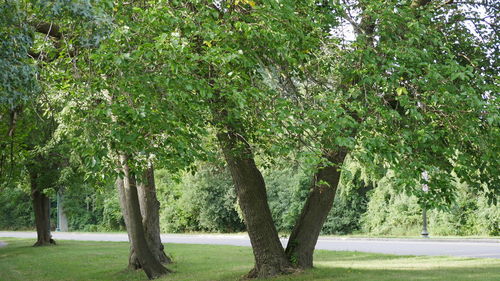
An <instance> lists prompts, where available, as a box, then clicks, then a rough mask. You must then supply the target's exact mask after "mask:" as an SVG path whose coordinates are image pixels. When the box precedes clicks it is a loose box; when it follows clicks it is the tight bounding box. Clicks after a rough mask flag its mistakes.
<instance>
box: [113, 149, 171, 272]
mask: <svg viewBox="0 0 500 281" xmlns="http://www.w3.org/2000/svg"><path fill="white" fill-rule="evenodd" d="M120 161H121V163H122V168H123V173H124V177H123V190H124V194H125V201H126V204H125V208H126V209H127V213H128V225H127V228H128V233H129V238H130V242H131V244H132V247H133V250H134V253H135V255H137V259H138V260H139V264H140V267H141V268H142V269H144V272H145V273H146V275H147V276H148V278H149V279H154V278H158V277H160V276H162V275H164V274H167V273H168V272H169V270H168V269H166V268H165V267H164V266H163V265H162V264H161V263H160V262H159V261H158V259H157V257H155V256H154V255H153V253H152V252H151V250H150V249H149V246H148V243H147V241H146V235H145V233H144V227H143V225H142V216H141V210H140V205H139V196H138V194H137V186H136V182H135V177H134V175H133V174H131V173H130V170H129V166H128V164H127V161H128V159H127V157H126V156H124V155H122V156H120Z"/></svg>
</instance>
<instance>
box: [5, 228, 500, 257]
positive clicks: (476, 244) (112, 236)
mask: <svg viewBox="0 0 500 281" xmlns="http://www.w3.org/2000/svg"><path fill="white" fill-rule="evenodd" d="M53 236H54V239H56V240H57V239H60V240H83V241H128V237H127V234H126V233H78V232H54V233H53ZM0 237H18V238H36V233H35V232H18V231H13V232H9V231H0ZM161 238H162V241H163V242H164V243H180V244H216V245H234V246H250V240H249V239H248V236H247V235H241V234H239V235H223V234H220V235H218V234H199V235H193V234H162V235H161ZM281 242H282V243H283V244H284V245H285V244H286V239H281ZM316 249H323V250H333V251H358V252H372V253H385V254H396V255H430V256H458V257H477V258H500V240H498V239H470V240H469V239H432V238H429V239H392V238H390V239H375V238H373V239H370V238H328V237H320V239H319V240H318V243H317V245H316Z"/></svg>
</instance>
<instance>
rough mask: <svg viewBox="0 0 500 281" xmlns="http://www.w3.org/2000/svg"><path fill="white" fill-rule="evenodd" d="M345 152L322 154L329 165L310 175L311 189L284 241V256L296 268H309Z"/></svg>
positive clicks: (334, 191)
mask: <svg viewBox="0 0 500 281" xmlns="http://www.w3.org/2000/svg"><path fill="white" fill-rule="evenodd" d="M345 156H346V153H345V152H343V151H341V152H336V153H331V154H329V155H326V159H327V160H328V161H329V162H330V164H329V165H327V166H322V167H320V168H319V169H318V171H317V172H316V174H315V175H314V178H313V181H312V186H311V190H310V192H309V196H308V197H307V200H306V203H305V204H304V207H303V208H302V212H301V214H300V217H299V219H298V220H297V222H296V224H295V227H294V229H293V231H292V234H291V235H290V239H289V240H288V245H287V247H286V255H287V257H288V259H289V260H290V261H292V263H293V265H294V266H296V267H299V268H311V267H312V266H313V253H314V247H315V246H316V242H317V241H318V236H319V234H320V231H321V228H322V227H323V223H324V222H325V219H326V217H327V216H328V213H329V212H330V210H331V208H332V205H333V201H334V199H335V193H336V191H337V186H338V184H339V181H340V170H339V169H340V167H341V166H342V163H343V162H344V159H345Z"/></svg>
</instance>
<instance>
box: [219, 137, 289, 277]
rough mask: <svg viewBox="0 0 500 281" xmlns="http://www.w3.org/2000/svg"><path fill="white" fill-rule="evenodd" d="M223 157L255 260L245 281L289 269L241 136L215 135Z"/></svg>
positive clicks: (262, 185)
mask: <svg viewBox="0 0 500 281" xmlns="http://www.w3.org/2000/svg"><path fill="white" fill-rule="evenodd" d="M217 138H218V140H219V142H220V144H221V147H222V150H223V153H224V157H225V159H226V162H227V164H228V167H229V170H230V172H231V176H232V179H233V182H234V185H235V187H236V194H237V196H238V201H239V204H240V207H241V210H242V212H243V217H244V219H245V224H246V226H247V231H248V235H249V237H250V241H251V244H252V250H253V253H254V257H255V267H254V268H253V269H252V270H251V271H250V272H249V273H248V275H247V277H248V278H266V277H271V276H275V275H278V274H282V273H288V272H290V271H291V270H292V267H291V264H290V262H289V261H288V259H287V257H286V255H285V252H284V250H283V247H282V245H281V243H280V240H279V237H278V232H277V231H276V227H275V225H274V222H273V219H272V216H271V211H270V209H269V205H268V202H267V194H266V186H265V183H264V178H263V177H262V174H261V173H260V171H259V169H258V168H257V166H256V165H255V161H254V159H253V154H252V152H251V149H250V147H249V146H248V144H247V143H246V141H245V140H244V139H242V137H241V136H240V135H237V134H234V133H231V132H229V133H218V134H217Z"/></svg>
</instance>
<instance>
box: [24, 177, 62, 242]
mask: <svg viewBox="0 0 500 281" xmlns="http://www.w3.org/2000/svg"><path fill="white" fill-rule="evenodd" d="M30 179H31V198H32V202H33V210H34V212H35V225H36V234H37V241H36V243H35V244H34V245H33V246H47V245H55V244H56V242H55V241H54V240H53V239H52V235H51V234H50V200H49V197H47V195H45V194H44V193H43V190H42V189H41V188H40V186H39V185H38V182H37V176H36V175H31V177H30Z"/></svg>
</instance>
